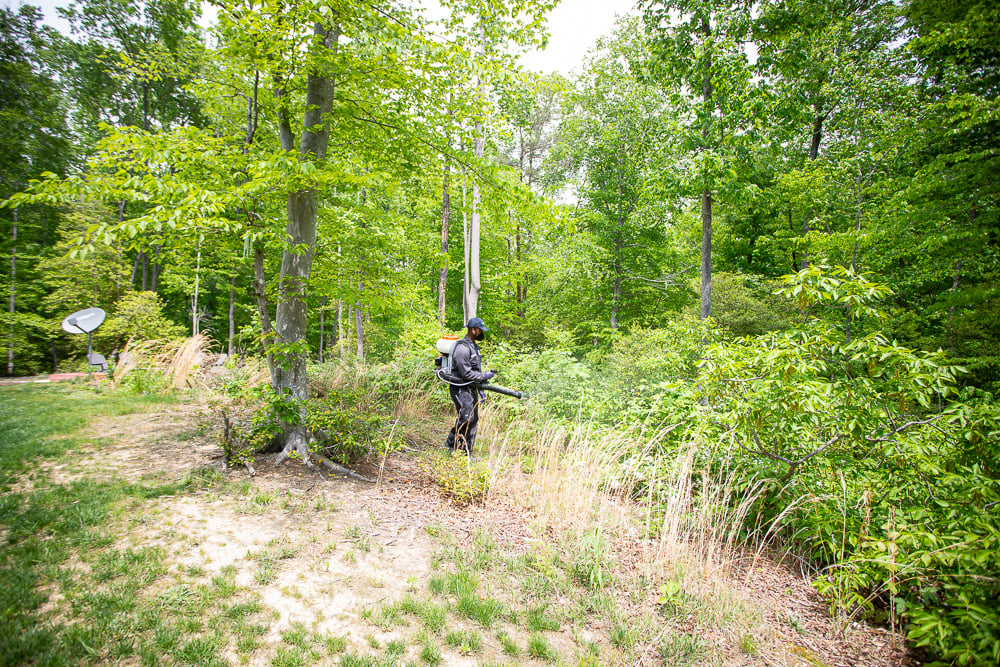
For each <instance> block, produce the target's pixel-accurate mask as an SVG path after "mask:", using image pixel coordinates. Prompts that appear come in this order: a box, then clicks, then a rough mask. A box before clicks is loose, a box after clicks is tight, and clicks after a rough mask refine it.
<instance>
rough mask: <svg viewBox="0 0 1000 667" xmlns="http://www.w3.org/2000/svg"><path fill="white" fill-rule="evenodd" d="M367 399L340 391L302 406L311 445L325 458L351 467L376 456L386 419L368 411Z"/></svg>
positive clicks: (382, 444) (351, 391)
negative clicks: (310, 437)
mask: <svg viewBox="0 0 1000 667" xmlns="http://www.w3.org/2000/svg"><path fill="white" fill-rule="evenodd" d="M368 399H369V397H368V396H366V395H363V394H362V393H361V392H360V391H359V390H357V389H344V390H340V391H335V392H331V393H329V394H327V395H326V396H325V397H324V398H314V399H309V400H307V401H306V402H305V405H304V412H305V424H306V426H307V427H308V428H309V431H310V433H312V436H313V438H314V442H313V444H312V445H311V446H312V447H313V448H315V449H316V450H317V451H320V452H321V453H322V454H323V455H324V456H326V457H327V458H330V459H333V460H335V461H339V462H340V463H342V464H345V465H347V464H352V463H357V462H358V461H361V460H364V459H366V458H368V457H370V456H374V455H376V454H378V453H380V452H381V451H382V450H383V449H384V448H385V440H386V438H387V437H388V429H387V421H388V420H387V419H386V417H384V416H382V415H381V414H379V413H378V412H375V411H373V410H372V407H373V406H372V405H371V404H370V402H369V400H368Z"/></svg>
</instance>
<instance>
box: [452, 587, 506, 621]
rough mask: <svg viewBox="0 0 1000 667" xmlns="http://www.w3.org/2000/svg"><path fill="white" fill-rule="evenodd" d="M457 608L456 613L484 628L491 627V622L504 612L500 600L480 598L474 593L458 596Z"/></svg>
mask: <svg viewBox="0 0 1000 667" xmlns="http://www.w3.org/2000/svg"><path fill="white" fill-rule="evenodd" d="M457 610H458V613H460V614H462V615H463V616H465V617H467V618H469V619H471V620H473V621H475V622H477V623H479V624H480V625H481V626H483V627H484V628H486V629H489V628H492V627H493V623H494V622H495V621H496V620H497V619H498V618H500V617H501V616H503V614H504V606H503V603H502V602H500V601H499V600H493V599H490V598H487V599H480V598H478V597H476V596H475V595H474V594H467V595H465V596H463V597H461V598H459V600H458V605H457Z"/></svg>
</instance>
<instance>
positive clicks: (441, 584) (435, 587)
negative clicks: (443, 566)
mask: <svg viewBox="0 0 1000 667" xmlns="http://www.w3.org/2000/svg"><path fill="white" fill-rule="evenodd" d="M427 589H428V590H429V591H430V592H431V593H433V594H434V595H444V594H445V592H446V591H447V590H448V582H447V579H445V577H444V575H441V574H434V575H431V578H430V579H428V580H427Z"/></svg>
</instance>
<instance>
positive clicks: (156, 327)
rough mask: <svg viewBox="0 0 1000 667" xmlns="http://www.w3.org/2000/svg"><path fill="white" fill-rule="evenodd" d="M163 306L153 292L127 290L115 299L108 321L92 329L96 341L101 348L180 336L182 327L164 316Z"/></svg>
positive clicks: (119, 346)
mask: <svg viewBox="0 0 1000 667" xmlns="http://www.w3.org/2000/svg"><path fill="white" fill-rule="evenodd" d="M163 307H164V306H163V301H162V300H161V299H160V297H159V296H158V295H157V294H156V293H155V292H128V293H127V294H125V295H124V296H122V298H120V299H119V300H118V302H117V303H115V307H114V310H113V311H112V312H111V314H110V315H109V316H108V319H107V321H106V322H105V323H104V325H103V326H101V327H100V328H99V329H98V330H97V331H96V332H95V334H94V338H95V344H96V345H99V346H100V347H101V348H103V349H109V350H110V349H111V348H119V349H122V348H124V347H125V344H126V343H127V342H128V341H130V340H134V341H143V340H160V339H162V340H169V339H173V338H179V337H181V336H183V335H184V334H185V331H186V330H185V328H184V327H182V326H179V325H177V324H174V323H173V322H171V321H170V320H169V319H167V318H166V317H165V316H164V315H163Z"/></svg>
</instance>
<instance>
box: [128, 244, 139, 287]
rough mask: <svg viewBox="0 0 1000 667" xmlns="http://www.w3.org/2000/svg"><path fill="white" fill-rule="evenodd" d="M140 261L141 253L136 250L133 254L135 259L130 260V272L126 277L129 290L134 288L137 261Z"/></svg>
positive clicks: (137, 272)
mask: <svg viewBox="0 0 1000 667" xmlns="http://www.w3.org/2000/svg"><path fill="white" fill-rule="evenodd" d="M141 261H142V253H141V252H137V253H136V254H135V259H134V260H132V273H131V275H129V277H128V288H129V289H130V290H133V289H135V277H136V276H137V275H138V274H139V263H140V262H141Z"/></svg>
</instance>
